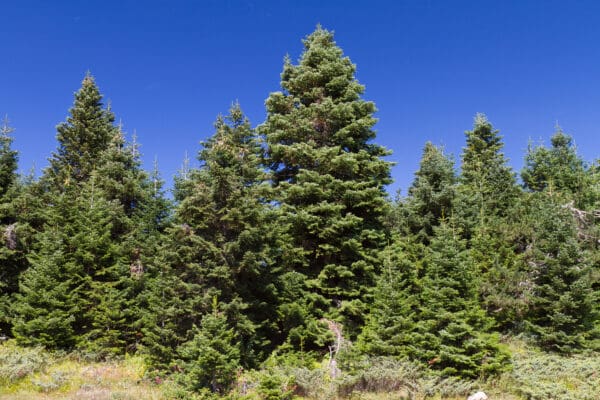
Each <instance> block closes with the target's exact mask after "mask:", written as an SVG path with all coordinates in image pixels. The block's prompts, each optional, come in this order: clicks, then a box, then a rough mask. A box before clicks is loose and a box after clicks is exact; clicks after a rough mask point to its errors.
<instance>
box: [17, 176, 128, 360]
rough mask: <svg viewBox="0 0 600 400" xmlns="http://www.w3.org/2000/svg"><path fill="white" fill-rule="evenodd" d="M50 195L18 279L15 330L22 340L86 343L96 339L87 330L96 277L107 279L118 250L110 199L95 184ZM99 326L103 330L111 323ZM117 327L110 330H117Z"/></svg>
mask: <svg viewBox="0 0 600 400" xmlns="http://www.w3.org/2000/svg"><path fill="white" fill-rule="evenodd" d="M54 201H55V203H54V204H52V205H47V210H46V213H47V215H46V226H45V227H44V230H43V231H42V232H41V233H39V234H38V236H37V240H38V245H37V248H36V249H35V250H34V251H32V253H31V254H30V257H29V261H30V263H31V266H30V268H29V269H28V270H27V272H26V273H25V274H24V276H23V278H22V279H21V282H20V291H19V293H18V294H17V296H16V301H15V302H14V305H13V312H14V313H15V315H16V319H15V326H14V329H13V332H14V334H15V337H16V338H17V340H18V341H19V342H20V343H24V344H40V345H43V346H46V347H48V348H55V349H56V348H59V349H73V348H74V347H75V346H77V345H83V346H86V347H87V345H88V343H87V339H92V340H93V339H94V338H93V336H94V335H93V333H92V336H91V337H90V336H88V335H89V334H90V333H91V332H92V331H93V330H94V327H95V326H97V323H98V321H97V320H96V319H95V318H94V317H93V314H94V313H96V312H97V309H96V307H98V305H99V304H100V300H99V296H100V292H99V291H98V288H97V287H96V286H97V285H98V283H99V282H98V279H99V277H101V278H100V279H105V277H106V274H107V271H108V270H110V269H112V268H115V266H116V264H118V250H117V249H116V248H115V247H116V246H115V245H114V244H113V243H112V242H111V236H110V228H111V226H110V218H111V216H112V214H113V213H114V211H115V210H114V204H111V203H108V202H107V201H106V200H104V199H102V197H95V193H94V187H93V184H85V185H82V186H80V187H79V188H78V190H74V189H70V190H68V191H66V192H64V193H62V194H61V195H60V196H57V197H55V198H54ZM113 306H114V304H113ZM120 309H122V307H116V308H115V309H114V310H115V311H117V310H120ZM98 329H101V330H102V331H103V332H102V333H103V334H105V333H106V332H104V329H108V330H110V327H108V326H103V327H102V328H98ZM115 331H116V329H113V331H112V332H110V333H111V334H116V335H118V334H120V333H116V332H115ZM84 338H85V339H84ZM121 348H122V349H124V346H121Z"/></svg>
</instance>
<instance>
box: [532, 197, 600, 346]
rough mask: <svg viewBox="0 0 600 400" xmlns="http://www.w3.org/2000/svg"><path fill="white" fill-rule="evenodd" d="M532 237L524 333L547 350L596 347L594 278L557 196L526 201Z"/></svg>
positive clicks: (584, 251)
mask: <svg viewBox="0 0 600 400" xmlns="http://www.w3.org/2000/svg"><path fill="white" fill-rule="evenodd" d="M529 206H530V211H529V212H530V215H531V216H532V220H531V223H532V227H533V229H532V231H533V232H532V235H531V237H529V243H528V250H527V252H526V253H525V257H526V258H525V260H526V262H527V265H528V267H529V268H528V272H529V276H530V277H531V283H532V296H531V297H532V298H531V306H530V308H529V314H528V318H527V320H528V326H529V331H530V333H532V334H533V335H534V337H535V338H536V339H537V340H538V342H539V343H540V345H541V346H542V347H544V348H546V349H548V350H551V351H559V352H573V351H578V350H581V349H582V348H585V347H590V346H595V345H594V343H595V341H596V340H597V339H598V338H599V337H600V336H598V334H599V331H598V327H597V326H595V325H596V324H597V321H598V317H599V314H598V311H599V310H598V307H597V301H598V293H597V291H594V288H593V286H594V284H597V276H594V274H593V273H592V267H591V265H590V254H589V252H588V251H586V250H585V248H583V247H582V246H581V244H580V243H579V242H578V240H577V230H576V226H575V221H574V220H573V216H572V215H571V213H570V211H569V210H567V209H565V208H564V207H563V206H562V204H560V200H558V198H555V197H554V196H550V195H549V194H548V193H535V194H532V195H531V196H530V200H529Z"/></svg>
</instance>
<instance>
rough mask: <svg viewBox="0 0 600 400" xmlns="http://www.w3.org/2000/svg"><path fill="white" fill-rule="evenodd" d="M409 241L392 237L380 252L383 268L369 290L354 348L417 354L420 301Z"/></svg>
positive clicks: (388, 353)
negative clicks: (370, 297)
mask: <svg viewBox="0 0 600 400" xmlns="http://www.w3.org/2000/svg"><path fill="white" fill-rule="evenodd" d="M412 245H413V244H412V243H410V242H403V241H402V240H401V238H399V237H396V238H395V240H394V242H393V243H392V244H391V245H390V246H388V248H386V249H385V251H384V252H383V253H382V257H383V258H384V261H383V270H382V272H381V274H380V276H379V277H378V280H377V286H376V288H375V291H374V294H373V297H374V299H373V304H372V307H371V310H370V312H369V316H368V318H367V321H366V324H365V326H364V328H363V330H362V332H361V334H360V336H359V337H358V342H357V348H358V349H359V350H360V351H361V352H362V353H364V354H367V355H370V356H376V355H379V356H408V357H415V356H417V355H418V353H419V352H418V349H416V348H415V343H414V340H413V335H415V333H416V326H417V321H418V307H419V303H420V288H421V287H420V283H419V276H418V275H419V261H418V260H415V259H414V257H413V256H412V254H411V246H412Z"/></svg>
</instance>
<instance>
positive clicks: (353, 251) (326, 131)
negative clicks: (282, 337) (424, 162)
mask: <svg viewBox="0 0 600 400" xmlns="http://www.w3.org/2000/svg"><path fill="white" fill-rule="evenodd" d="M355 71H356V67H355V66H354V65H353V64H352V62H351V61H350V59H349V58H348V57H345V56H344V55H343V52H342V50H341V49H340V48H339V47H338V46H337V45H336V43H335V41H334V38H333V33H332V32H329V31H327V30H325V29H323V28H321V27H317V29H316V30H315V31H314V32H313V33H312V34H310V35H309V36H308V37H307V38H306V39H305V40H304V52H303V53H302V56H301V57H300V60H299V62H298V64H297V65H294V64H292V62H291V61H290V59H289V58H286V59H285V64H284V67H283V72H282V74H281V87H282V89H283V91H282V92H275V93H272V94H271V95H270V96H269V98H268V99H267V101H266V106H267V112H268V116H267V120H266V122H265V123H264V125H262V127H261V129H262V130H261V132H262V133H263V134H264V135H265V136H266V140H267V156H266V162H267V165H268V166H269V167H270V169H271V172H272V182H273V185H274V187H275V190H276V197H275V198H276V201H277V203H278V204H279V212H280V217H279V223H280V224H281V226H283V227H285V229H286V235H287V237H288V238H289V239H287V241H288V242H289V246H286V247H285V248H284V249H283V250H282V251H283V256H282V263H283V264H284V267H285V268H286V270H287V272H286V274H285V275H284V276H285V278H284V279H285V284H284V287H282V291H284V292H285V291H288V292H289V291H290V290H291V292H289V293H290V294H291V293H293V295H292V296H290V297H295V299H293V300H292V302H293V304H289V302H286V304H283V305H282V308H281V310H280V313H281V314H282V317H283V318H282V329H283V330H286V329H293V330H294V332H296V333H295V334H294V335H290V339H291V341H293V342H294V343H293V344H294V345H295V346H297V347H299V346H300V343H301V342H302V341H303V340H304V339H302V338H303V337H309V336H310V335H311V333H310V332H309V331H308V330H307V329H304V328H302V327H308V326H309V325H314V322H315V321H317V320H319V319H321V318H326V319H330V320H336V321H338V322H341V323H342V324H343V325H344V329H345V332H346V333H348V334H350V336H351V337H355V335H356V334H357V333H358V330H359V327H360V326H361V325H362V324H363V316H364V315H365V314H366V311H367V309H368V304H369V302H370V301H371V291H372V287H373V286H374V282H375V277H376V275H377V273H378V272H379V269H380V266H379V258H378V253H379V251H380V250H381V249H382V248H383V246H384V244H385V236H386V234H385V232H384V231H383V229H382V227H383V221H382V217H383V215H384V211H385V208H386V206H387V202H386V193H385V189H384V186H385V185H386V184H388V183H390V164H391V163H389V162H387V161H384V160H383V159H382V157H384V156H386V155H388V154H389V152H388V151H387V150H386V149H384V148H383V147H381V146H379V145H377V144H374V143H372V140H373V139H374V138H375V131H374V130H373V129H372V127H373V125H374V124H375V122H376V120H375V118H374V117H373V114H374V112H375V105H374V104H373V103H372V102H369V101H365V100H363V99H362V98H361V95H362V94H363V92H364V86H362V85H361V84H360V83H358V81H357V80H356V78H355V76H354V74H355ZM292 282H297V283H298V284H296V285H292V286H290V285H291V283H292ZM284 301H285V300H284ZM283 325H285V326H286V327H284V326H283Z"/></svg>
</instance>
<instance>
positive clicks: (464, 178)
mask: <svg viewBox="0 0 600 400" xmlns="http://www.w3.org/2000/svg"><path fill="white" fill-rule="evenodd" d="M466 136H467V143H466V144H467V145H466V147H465V148H464V150H463V154H462V164H461V175H460V179H459V181H460V184H459V185H458V188H457V195H458V196H457V204H456V209H457V218H458V220H459V221H461V225H463V226H462V227H463V229H464V230H465V232H464V233H465V235H466V236H467V237H469V236H470V235H471V234H472V230H473V229H475V227H477V226H480V227H481V226H485V224H486V223H487V222H488V221H489V219H490V218H493V217H503V216H505V215H506V213H507V210H508V209H509V208H510V207H511V206H512V205H514V203H515V200H516V199H517V197H518V194H519V191H518V187H517V186H516V181H515V176H514V173H513V172H512V170H511V168H510V167H509V166H508V165H507V160H506V158H505V157H504V154H503V153H502V147H503V143H502V138H501V136H500V135H499V134H498V131H497V130H495V129H494V128H493V127H492V124H491V123H490V122H489V121H488V120H487V118H486V117H485V115H483V114H477V115H476V116H475V122H474V126H473V130H472V131H467V132H466Z"/></svg>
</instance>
